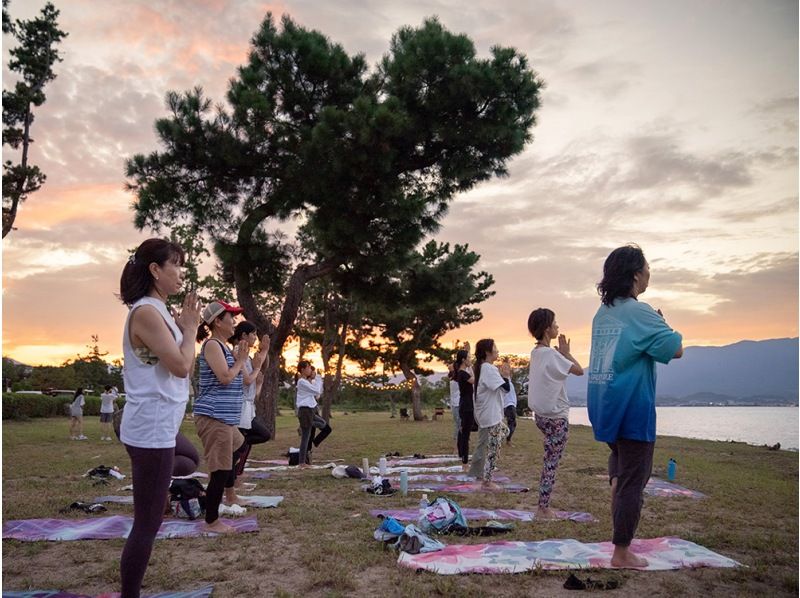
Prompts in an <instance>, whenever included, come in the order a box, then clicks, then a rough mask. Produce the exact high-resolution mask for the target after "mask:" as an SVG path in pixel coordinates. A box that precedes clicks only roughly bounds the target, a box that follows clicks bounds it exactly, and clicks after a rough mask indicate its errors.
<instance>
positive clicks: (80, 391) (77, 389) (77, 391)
mask: <svg viewBox="0 0 800 598" xmlns="http://www.w3.org/2000/svg"><path fill="white" fill-rule="evenodd" d="M82 394H83V389H82V388H76V389H75V394H74V395H73V396H72V398H73V399H77V398H78V395H82Z"/></svg>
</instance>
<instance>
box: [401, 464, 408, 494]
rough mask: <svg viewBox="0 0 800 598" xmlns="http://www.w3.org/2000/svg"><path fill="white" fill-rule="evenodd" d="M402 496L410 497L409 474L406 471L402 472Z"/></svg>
mask: <svg viewBox="0 0 800 598" xmlns="http://www.w3.org/2000/svg"><path fill="white" fill-rule="evenodd" d="M400 494H402V495H403V496H408V472H407V471H406V470H405V469H404V470H403V471H401V472H400Z"/></svg>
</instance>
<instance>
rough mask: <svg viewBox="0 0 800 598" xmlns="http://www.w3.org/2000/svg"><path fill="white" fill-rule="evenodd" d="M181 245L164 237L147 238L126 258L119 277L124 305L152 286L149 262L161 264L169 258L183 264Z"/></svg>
mask: <svg viewBox="0 0 800 598" xmlns="http://www.w3.org/2000/svg"><path fill="white" fill-rule="evenodd" d="M185 259H186V258H185V255H184V252H183V247H181V246H180V245H178V244H177V243H173V242H172V241H168V240H166V239H147V241H144V242H143V243H142V244H141V245H139V247H137V248H136V251H134V252H133V255H132V256H131V257H130V259H129V260H128V263H126V264H125V267H124V268H123V269H122V276H121V277H120V279H119V296H120V299H122V302H123V303H124V304H125V305H129V306H130V305H133V304H134V303H136V302H137V301H138V300H139V299H141V298H142V297H144V296H145V295H147V293H149V292H150V289H151V288H153V275H152V274H151V273H150V264H152V263H156V264H158V265H159V266H163V265H164V264H166V263H167V262H168V261H170V260H174V261H175V262H177V263H178V265H180V266H183V264H184V262H185Z"/></svg>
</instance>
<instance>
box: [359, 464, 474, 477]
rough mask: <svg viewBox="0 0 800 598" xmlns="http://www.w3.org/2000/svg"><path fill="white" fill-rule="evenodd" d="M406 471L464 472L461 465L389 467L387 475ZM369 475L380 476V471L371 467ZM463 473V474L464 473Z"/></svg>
mask: <svg viewBox="0 0 800 598" xmlns="http://www.w3.org/2000/svg"><path fill="white" fill-rule="evenodd" d="M401 471H406V472H408V473H439V472H443V473H459V472H462V470H461V466H460V465H447V466H444V465H443V466H441V467H387V468H386V473H387V474H388V473H400V472H401ZM369 473H370V474H372V475H376V474H380V469H378V468H377V467H370V468H369ZM462 473H463V472H462Z"/></svg>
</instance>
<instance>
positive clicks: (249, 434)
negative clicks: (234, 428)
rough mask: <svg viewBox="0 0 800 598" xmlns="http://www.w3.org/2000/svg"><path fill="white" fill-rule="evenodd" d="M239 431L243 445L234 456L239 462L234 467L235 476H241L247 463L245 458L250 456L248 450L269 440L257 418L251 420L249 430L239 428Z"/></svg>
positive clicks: (268, 435)
mask: <svg viewBox="0 0 800 598" xmlns="http://www.w3.org/2000/svg"><path fill="white" fill-rule="evenodd" d="M239 431H240V432H241V433H242V436H244V444H243V445H242V448H241V449H240V451H239V452H238V453H237V454H236V455H235V457H238V460H239V462H238V463H237V464H236V465H235V466H234V468H233V469H234V471H235V472H236V475H237V476H240V475H242V472H243V471H244V466H245V463H247V458H248V457H249V456H250V449H252V448H253V445H254V444H263V443H264V442H267V441H268V440H269V439H270V434H269V430H267V427H266V426H265V425H264V424H262V423H261V421H260V420H259V419H258V418H255V417H254V418H253V421H252V422H250V428H249V429H247V428H239Z"/></svg>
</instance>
